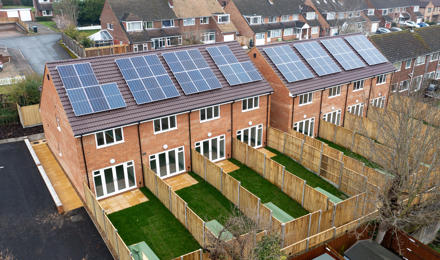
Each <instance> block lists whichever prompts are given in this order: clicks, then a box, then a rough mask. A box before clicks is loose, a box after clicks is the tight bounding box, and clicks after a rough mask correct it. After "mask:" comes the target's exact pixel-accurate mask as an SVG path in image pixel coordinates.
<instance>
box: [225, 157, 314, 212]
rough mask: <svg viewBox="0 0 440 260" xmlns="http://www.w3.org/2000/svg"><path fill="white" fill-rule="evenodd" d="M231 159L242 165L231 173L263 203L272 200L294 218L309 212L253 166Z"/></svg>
mask: <svg viewBox="0 0 440 260" xmlns="http://www.w3.org/2000/svg"><path fill="white" fill-rule="evenodd" d="M230 161H231V162H233V163H234V164H236V165H238V166H240V169H238V170H236V171H234V172H232V173H230V175H231V176H232V177H234V178H235V179H237V180H238V181H240V182H241V186H243V187H244V188H246V189H247V190H249V191H250V192H252V193H253V194H255V195H256V196H257V197H259V198H260V199H261V202H262V203H266V202H272V203H273V204H275V205H276V206H277V207H279V208H280V209H282V210H283V211H285V212H286V213H287V214H289V215H290V216H292V217H294V218H299V217H301V216H304V215H306V214H308V213H309V212H308V211H307V210H305V209H304V208H303V207H302V206H301V204H300V203H298V202H296V201H295V200H293V199H292V198H290V197H289V196H288V195H287V194H286V193H284V192H282V191H281V189H279V188H278V187H277V186H275V185H274V184H272V183H270V182H269V181H268V180H266V179H265V178H263V177H262V176H261V175H259V174H258V173H256V172H255V171H254V170H252V169H251V168H249V167H247V166H246V165H244V164H242V163H240V162H239V161H237V160H235V159H230Z"/></svg>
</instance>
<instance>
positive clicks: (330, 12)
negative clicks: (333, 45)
mask: <svg viewBox="0 0 440 260" xmlns="http://www.w3.org/2000/svg"><path fill="white" fill-rule="evenodd" d="M305 4H307V5H309V6H311V7H312V8H313V9H314V10H316V12H317V13H318V16H320V19H319V21H320V22H321V35H322V36H324V35H329V36H333V35H337V34H347V33H375V32H376V30H377V28H378V25H379V19H378V18H377V17H375V15H374V10H373V14H371V13H369V12H368V6H367V3H366V2H365V0H345V1H336V2H335V1H320V0H306V1H305Z"/></svg>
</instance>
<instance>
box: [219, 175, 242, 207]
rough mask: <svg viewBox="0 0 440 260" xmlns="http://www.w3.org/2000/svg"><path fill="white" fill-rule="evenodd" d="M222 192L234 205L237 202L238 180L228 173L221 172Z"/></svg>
mask: <svg viewBox="0 0 440 260" xmlns="http://www.w3.org/2000/svg"><path fill="white" fill-rule="evenodd" d="M222 177H223V191H222V194H223V195H224V196H225V197H226V198H227V199H228V200H230V201H231V202H233V203H234V204H235V205H237V203H238V191H239V186H240V184H239V182H238V181H237V180H236V179H234V178H233V177H231V176H230V175H229V174H223V176H222Z"/></svg>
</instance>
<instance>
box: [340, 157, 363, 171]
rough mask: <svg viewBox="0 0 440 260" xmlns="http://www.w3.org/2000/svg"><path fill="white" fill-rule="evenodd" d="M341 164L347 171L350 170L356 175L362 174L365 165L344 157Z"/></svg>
mask: <svg viewBox="0 0 440 260" xmlns="http://www.w3.org/2000/svg"><path fill="white" fill-rule="evenodd" d="M342 162H343V163H344V167H345V168H347V169H350V170H352V171H355V172H358V173H362V172H364V167H365V164H364V163H361V162H360V161H358V160H356V159H354V158H351V157H348V156H346V155H344V156H342Z"/></svg>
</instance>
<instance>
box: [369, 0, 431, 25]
mask: <svg viewBox="0 0 440 260" xmlns="http://www.w3.org/2000/svg"><path fill="white" fill-rule="evenodd" d="M365 1H366V2H367V5H368V8H369V9H374V10H375V11H374V14H375V15H376V16H377V17H379V19H380V20H381V22H380V26H382V27H386V28H390V27H391V26H392V25H393V23H395V24H401V23H403V22H405V21H414V22H417V23H420V22H422V21H423V14H422V13H421V12H420V10H419V1H416V0H387V1H383V0H365Z"/></svg>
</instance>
